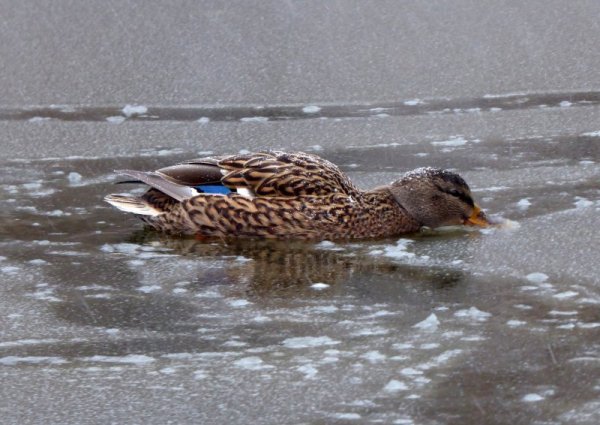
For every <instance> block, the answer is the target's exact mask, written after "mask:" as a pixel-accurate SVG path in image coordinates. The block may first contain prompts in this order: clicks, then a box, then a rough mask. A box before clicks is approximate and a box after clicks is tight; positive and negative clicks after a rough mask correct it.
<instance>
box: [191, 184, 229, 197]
mask: <svg viewBox="0 0 600 425" xmlns="http://www.w3.org/2000/svg"><path fill="white" fill-rule="evenodd" d="M195 189H196V190H197V191H198V192H201V193H214V194H220V195H227V194H228V193H231V190H230V189H229V188H227V187H225V186H223V185H220V184H215V185H213V184H201V185H199V186H196V187H195Z"/></svg>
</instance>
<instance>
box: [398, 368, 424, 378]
mask: <svg viewBox="0 0 600 425" xmlns="http://www.w3.org/2000/svg"><path fill="white" fill-rule="evenodd" d="M400 373H401V374H402V375H404V376H419V375H423V371H422V370H418V369H414V368H412V367H405V368H404V369H402V370H401V371H400Z"/></svg>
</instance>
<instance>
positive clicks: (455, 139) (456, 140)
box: [431, 136, 469, 147]
mask: <svg viewBox="0 0 600 425" xmlns="http://www.w3.org/2000/svg"><path fill="white" fill-rule="evenodd" d="M468 142H469V141H468V140H467V139H465V138H464V137H462V136H452V137H450V138H449V139H448V140H442V141H438V142H431V144H432V145H435V146H446V147H457V146H464V145H466V144H467V143H468Z"/></svg>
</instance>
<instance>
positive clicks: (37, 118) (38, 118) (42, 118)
mask: <svg viewBox="0 0 600 425" xmlns="http://www.w3.org/2000/svg"><path fill="white" fill-rule="evenodd" d="M51 119H52V118H50V117H31V118H29V119H28V120H27V121H29V122H46V121H50V120H51Z"/></svg>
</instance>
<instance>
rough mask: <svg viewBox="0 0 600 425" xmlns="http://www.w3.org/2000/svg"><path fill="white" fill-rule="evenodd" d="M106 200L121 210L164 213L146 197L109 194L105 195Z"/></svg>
mask: <svg viewBox="0 0 600 425" xmlns="http://www.w3.org/2000/svg"><path fill="white" fill-rule="evenodd" d="M104 200H105V201H106V202H108V203H109V204H111V205H112V206H114V207H117V208H118V209H120V210H121V211H125V212H129V213H133V214H137V215H145V216H151V217H156V216H158V215H160V214H162V213H163V211H161V210H159V209H157V208H155V207H153V206H152V205H150V204H149V203H148V202H146V201H145V200H144V199H142V198H136V197H133V196H125V195H108V196H105V197H104Z"/></svg>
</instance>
